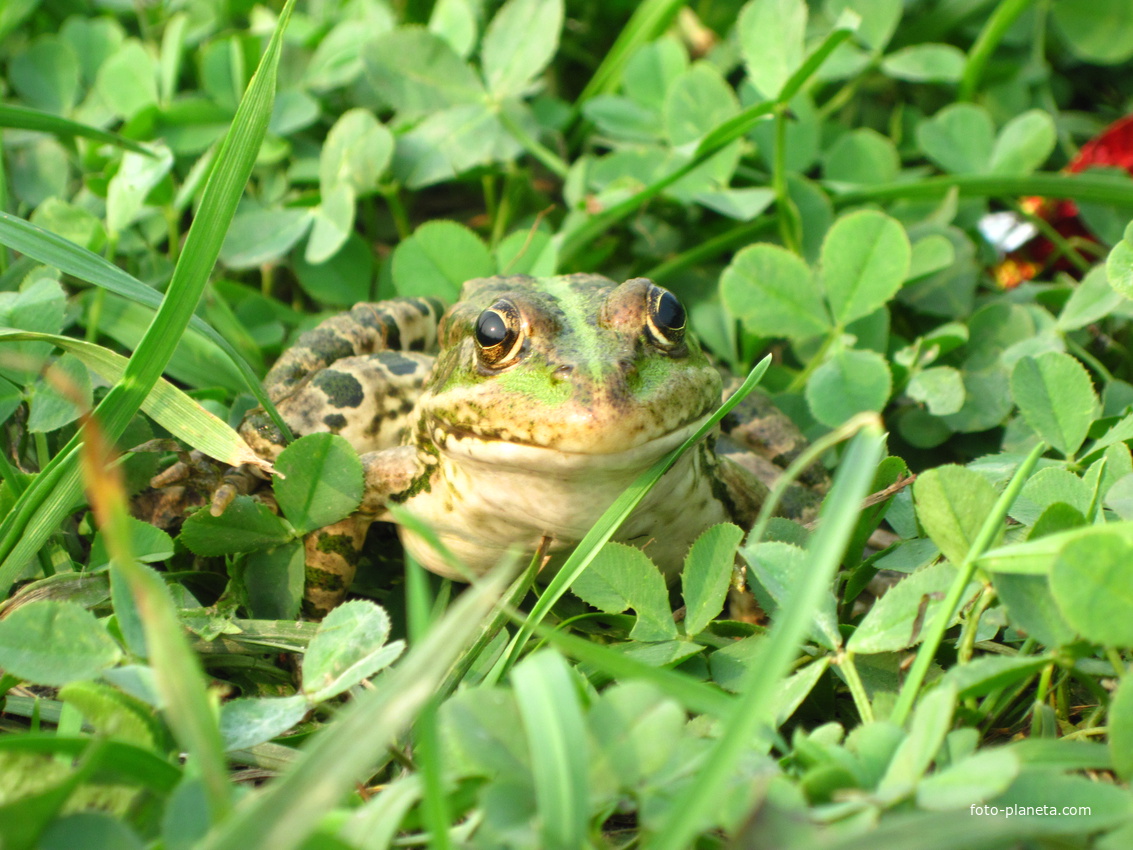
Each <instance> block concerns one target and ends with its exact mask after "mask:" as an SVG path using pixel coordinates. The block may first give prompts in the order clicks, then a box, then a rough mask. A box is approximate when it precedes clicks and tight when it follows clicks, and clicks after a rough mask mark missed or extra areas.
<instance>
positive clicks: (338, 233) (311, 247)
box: [303, 183, 369, 289]
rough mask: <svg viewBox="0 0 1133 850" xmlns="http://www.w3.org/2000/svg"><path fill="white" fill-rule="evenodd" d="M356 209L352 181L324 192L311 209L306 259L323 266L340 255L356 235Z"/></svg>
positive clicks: (310, 262) (304, 257) (304, 253)
mask: <svg viewBox="0 0 1133 850" xmlns="http://www.w3.org/2000/svg"><path fill="white" fill-rule="evenodd" d="M355 212H356V207H355V204H354V190H353V189H352V188H351V187H350V186H349V185H348V184H345V183H340V184H338V185H336V186H335V187H334V188H333V189H331V190H330V191H329V192H324V193H323V199H322V203H321V204H319V205H318V206H317V207H315V208H314V210H312V211H311V238H310V239H308V240H307V247H306V249H305V250H304V252H303V259H304V260H306V262H307V263H309V264H312V265H319V264H321V263H324V262H326V261H327V260H328V259H330V258H331V257H333V256H334V255H335V254H337V253H338V251H339V249H340V248H342V246H343V245H345V244H346V241H347V240H348V239H349V238H350V237H351V236H352V235H354V214H355ZM362 283H364V284H365V283H369V281H366V280H364V281H362ZM368 288H369V287H368V286H367V289H368Z"/></svg>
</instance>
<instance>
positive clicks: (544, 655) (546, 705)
mask: <svg viewBox="0 0 1133 850" xmlns="http://www.w3.org/2000/svg"><path fill="white" fill-rule="evenodd" d="M512 683H513V684H514V686H515V691H514V692H515V699H516V701H517V702H518V703H519V713H520V716H521V717H522V718H523V728H524V730H525V731H526V733H527V745H528V749H529V751H530V753H531V772H532V774H533V776H534V779H535V799H536V801H537V802H538V806H539V822H540V826H541V832H542V836H541V837H542V841H541V844H540V846H542V847H546V848H548V850H559V848H562V850H573V848H576V847H583V846H585V843H586V841H585V839H586V821H587V814H588V813H589V810H590V806H589V799H588V798H589V787H588V782H587V772H588V769H589V763H588V758H587V752H586V724H585V722H584V721H583V718H582V706H580V705H579V703H578V692H577V690H576V689H575V686H574V682H573V681H571V672H570V668H568V667H567V665H566V662H565V661H563V659H562V656H560V655H558V654H557V653H555V652H550V651H545V652H538V653H536V654H535V655H532V656H531V657H530V658H527V659H526V660H525V661H524V662H523V663H522V664H520V665H519V666H518V667H516V668H515V672H514V673H512Z"/></svg>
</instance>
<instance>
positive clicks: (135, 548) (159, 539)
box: [88, 517, 173, 570]
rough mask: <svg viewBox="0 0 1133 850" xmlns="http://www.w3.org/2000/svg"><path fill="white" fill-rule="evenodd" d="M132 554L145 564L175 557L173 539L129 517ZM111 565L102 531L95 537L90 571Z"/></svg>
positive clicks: (151, 526) (161, 531)
mask: <svg viewBox="0 0 1133 850" xmlns="http://www.w3.org/2000/svg"><path fill="white" fill-rule="evenodd" d="M126 525H127V528H128V529H129V537H130V553H131V554H132V555H133V556H134V557H135V558H137V559H138V560H139V561H141V562H142V563H143V564H152V563H155V562H157V561H164V560H166V559H167V558H172V557H173V538H172V537H170V536H169V533H168V532H166V531H163V530H162V529H160V528H157V527H156V526H153V525H150V524H149V523H148V522H143V521H142V520H140V519H136V518H135V517H128V518H127V522H126ZM109 563H110V554H109V553H108V552H107V550H106V538H105V535H103V533H102V530H101V529H100V530H99V531H98V532H96V533H95V535H94V542H93V543H91V547H90V562H89V564H88V566H89V567H90V569H92V570H93V569H98V568H100V567H105V566H106V565H107V564H109Z"/></svg>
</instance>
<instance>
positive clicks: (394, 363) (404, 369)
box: [378, 351, 421, 376]
mask: <svg viewBox="0 0 1133 850" xmlns="http://www.w3.org/2000/svg"><path fill="white" fill-rule="evenodd" d="M378 358H379V359H380V360H381V363H382V365H383V366H384V367H385V368H386V369H388V370H389V373H390V374H391V375H398V376H403V375H412V374H413V373H414V372H416V371H417V370H418V369H420V368H421V364H420V363H418V362H417V361H416V360H410V359H409V358H408V357H402V356H401V355H400V354H398V353H397V352H396V351H381V352H379V353H378Z"/></svg>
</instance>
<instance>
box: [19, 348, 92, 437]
mask: <svg viewBox="0 0 1133 850" xmlns="http://www.w3.org/2000/svg"><path fill="white" fill-rule="evenodd" d="M64 388H65V389H64ZM91 399H92V390H91V381H90V372H89V371H88V370H87V367H86V366H85V365H83V362H82V361H81V360H79V358H77V357H75V355H73V354H64V355H63V356H62V357H60V358H59V359H58V360H56V361H55V362H54V363H52V364H51V366H50V369H49V372H48V376H45V377H43V378H40V379H39V380H37V381H36V382H35V388H34V391H33V395H32V398H31V402H30V409H29V411H28V421H27V428H28V430H29V431H31V432H33V433H40V434H46V433H50V432H51V431H54V430H56V429H57V428H62V427H63V426H64V425H68V424H70V423H71V422H74V421H75V420H76V419H78V418H79V415H80V414H82V413H85V412H86V411H88V410H90V407H91ZM76 404H77V406H76Z"/></svg>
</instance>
